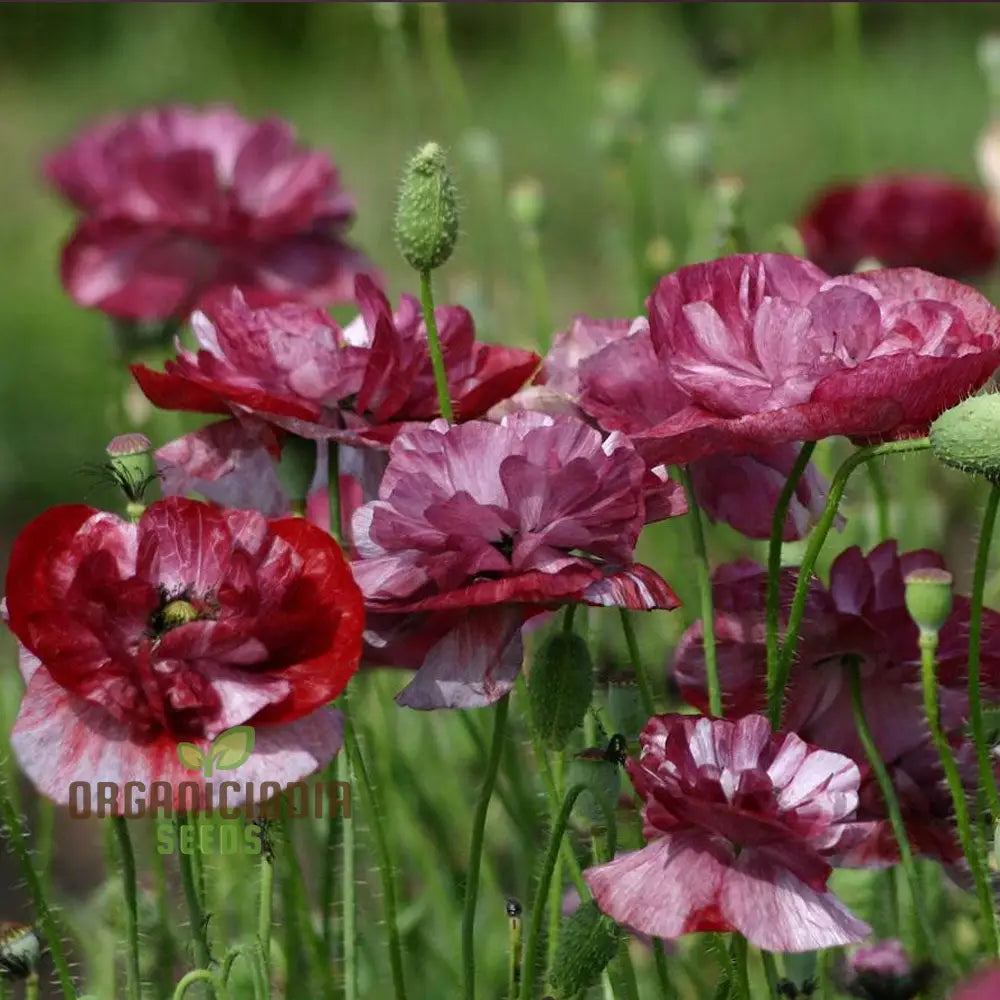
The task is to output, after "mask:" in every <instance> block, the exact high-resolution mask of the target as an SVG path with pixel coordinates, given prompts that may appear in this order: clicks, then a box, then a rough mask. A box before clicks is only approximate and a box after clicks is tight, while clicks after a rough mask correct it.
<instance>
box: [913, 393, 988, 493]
mask: <svg viewBox="0 0 1000 1000" xmlns="http://www.w3.org/2000/svg"><path fill="white" fill-rule="evenodd" d="M930 438H931V451H933V452H934V455H935V456H936V457H937V458H938V459H939V460H940V461H942V462H944V464H945V465H950V466H953V467H954V468H956V469H961V470H962V471H963V472H970V473H976V474H978V475H980V476H985V477H986V478H987V479H989V480H990V481H991V482H997V481H1000V394H997V393H994V392H991V393H986V394H984V395H982V396H973V397H972V398H971V399H967V400H965V402H964V403H959V404H958V406H955V407H953V408H952V409H950V410H946V411H945V412H944V413H942V414H941V416H940V417H938V418H937V420H935V421H934V423H932V424H931V433H930Z"/></svg>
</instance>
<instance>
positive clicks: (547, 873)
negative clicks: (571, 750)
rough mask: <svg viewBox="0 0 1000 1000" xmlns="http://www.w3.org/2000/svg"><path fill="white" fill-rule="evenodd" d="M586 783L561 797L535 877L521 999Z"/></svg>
mask: <svg viewBox="0 0 1000 1000" xmlns="http://www.w3.org/2000/svg"><path fill="white" fill-rule="evenodd" d="M586 787H587V786H586V785H574V786H573V787H572V788H571V789H570V790H569V791H568V792H567V793H566V797H565V798H564V799H563V803H562V808H560V810H559V815H558V816H556V819H555V823H553V825H552V832H551V833H550V834H549V846H548V848H547V849H546V851H545V861H544V863H543V864H542V874H541V877H540V878H539V880H538V890H537V892H536V893H535V899H534V903H533V904H532V907H531V919H530V921H529V924H528V940H527V943H526V945H525V949H524V965H523V967H522V970H521V1000H531V997H532V995H533V993H534V989H535V976H536V974H537V972H536V970H537V967H538V952H539V945H540V944H541V941H540V938H541V930H542V921H543V919H544V917H545V900H546V899H547V898H548V895H549V888H550V887H551V885H552V872H553V871H554V870H555V866H556V858H557V857H558V856H559V849H560V845H561V844H562V839H563V834H565V832H566V827H567V825H568V824H569V817H570V813H572V812H573V805H574V804H575V803H576V800H577V798H578V797H579V796H580V793H581V792H583V791H585V790H586Z"/></svg>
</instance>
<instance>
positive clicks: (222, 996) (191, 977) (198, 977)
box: [174, 969, 227, 1000]
mask: <svg viewBox="0 0 1000 1000" xmlns="http://www.w3.org/2000/svg"><path fill="white" fill-rule="evenodd" d="M195 983H208V984H209V985H210V986H211V987H212V991H213V992H214V993H215V996H216V1000H226V996H227V991H226V987H225V985H224V984H223V983H222V981H221V980H220V979H219V978H218V977H217V976H215V975H213V974H212V973H211V972H209V971H208V970H207V969H192V970H191V971H190V972H189V973H188V974H187V975H186V976H184V978H183V979H181V981H180V982H179V983H178V984H177V988H176V989H175V990H174V1000H182V998H183V997H184V996H185V995H186V994H187V991H188V990H189V989H190V988H191V987H192V986H194V984H195Z"/></svg>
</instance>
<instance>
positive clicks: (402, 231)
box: [396, 142, 458, 272]
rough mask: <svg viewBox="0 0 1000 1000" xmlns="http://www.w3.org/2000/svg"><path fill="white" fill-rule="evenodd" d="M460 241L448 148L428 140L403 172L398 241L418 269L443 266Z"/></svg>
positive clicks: (407, 259)
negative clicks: (447, 157)
mask: <svg viewBox="0 0 1000 1000" xmlns="http://www.w3.org/2000/svg"><path fill="white" fill-rule="evenodd" d="M457 241H458V195H457V193H456V191H455V184H454V182H453V181H452V179H451V174H450V172H449V171H448V164H447V162H446V161H445V156H444V150H443V149H442V148H441V147H440V146H439V145H438V144H437V143H436V142H428V143H425V144H424V145H423V146H421V147H420V149H418V150H417V152H416V153H415V154H414V155H413V158H412V159H411V160H410V162H409V163H408V164H407V165H406V169H405V171H404V172H403V181H402V183H401V184H400V186H399V201H398V202H397V204H396V244H397V246H398V247H399V252H400V253H401V254H402V255H403V257H404V258H405V259H406V262H407V263H408V264H409V265H410V267H412V268H414V270H417V271H420V272H424V271H432V270H434V268H436V267H440V266H441V265H442V264H443V263H444V262H445V261H446V260H447V259H448V258H449V257H450V256H451V253H452V251H453V250H454V249H455V243H456V242H457Z"/></svg>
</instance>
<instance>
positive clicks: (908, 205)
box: [799, 175, 1000, 278]
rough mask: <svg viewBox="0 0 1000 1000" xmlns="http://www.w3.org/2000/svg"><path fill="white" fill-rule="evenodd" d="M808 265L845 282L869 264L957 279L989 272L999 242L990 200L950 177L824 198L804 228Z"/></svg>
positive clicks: (881, 184)
mask: <svg viewBox="0 0 1000 1000" xmlns="http://www.w3.org/2000/svg"><path fill="white" fill-rule="evenodd" d="M799 232H800V233H801V234H802V239H803V241H804V242H805V245H806V251H807V253H808V255H809V259H810V260H812V261H815V263H817V264H818V265H819V266H820V267H821V268H823V270H824V271H829V272H830V273H831V274H846V273H849V272H850V271H853V270H854V268H855V267H856V266H857V265H858V264H859V263H860V262H861V261H862V260H863V259H864V258H866V257H868V258H873V259H875V260H877V261H878V262H879V263H880V264H882V265H883V266H885V267H920V268H923V269H924V270H925V271H933V272H934V273H935V274H942V275H945V276H946V277H951V278H962V277H972V276H974V275H977V274H982V273H984V272H986V271H989V270H990V269H991V268H992V267H993V265H994V264H995V263H996V261H997V253H998V251H1000V234H998V232H997V225H996V222H995V221H994V219H993V217H992V215H991V213H990V210H989V203H988V200H987V198H986V195H985V194H983V192H981V191H978V190H976V189H975V188H970V187H967V186H966V185H964V184H959V183H958V182H956V181H953V180H951V179H950V178H947V177H924V176H920V175H901V176H895V177H876V178H872V179H871V180H866V181H862V182H860V183H858V184H844V185H840V186H838V187H834V188H830V189H829V190H827V191H824V192H823V193H822V194H821V195H820V196H819V197H818V198H817V199H816V200H815V201H814V202H813V203H812V204H811V205H810V206H809V208H808V209H807V211H806V213H805V216H804V217H803V219H802V220H801V221H800V222H799Z"/></svg>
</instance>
